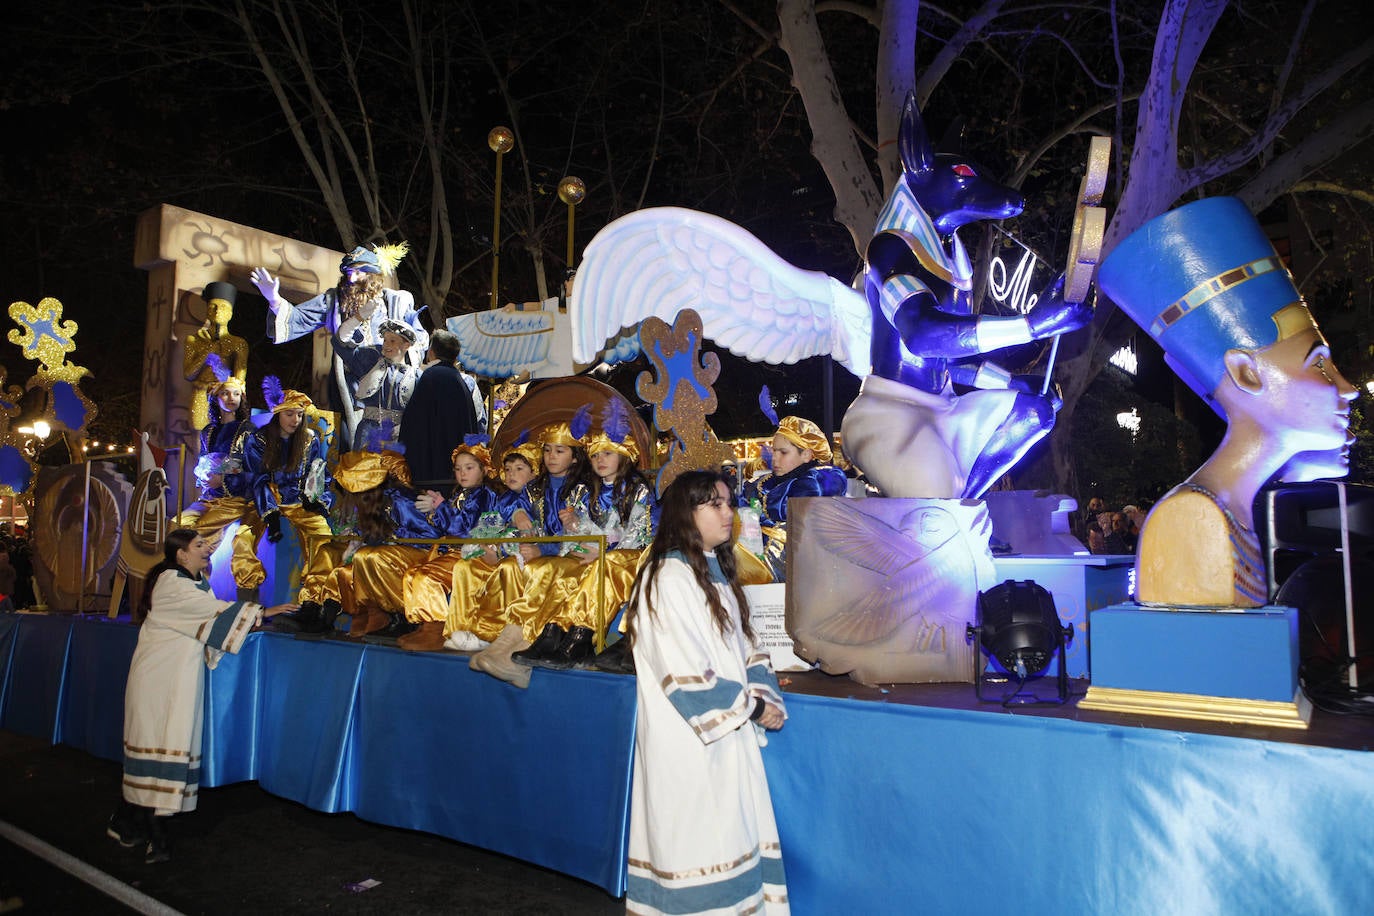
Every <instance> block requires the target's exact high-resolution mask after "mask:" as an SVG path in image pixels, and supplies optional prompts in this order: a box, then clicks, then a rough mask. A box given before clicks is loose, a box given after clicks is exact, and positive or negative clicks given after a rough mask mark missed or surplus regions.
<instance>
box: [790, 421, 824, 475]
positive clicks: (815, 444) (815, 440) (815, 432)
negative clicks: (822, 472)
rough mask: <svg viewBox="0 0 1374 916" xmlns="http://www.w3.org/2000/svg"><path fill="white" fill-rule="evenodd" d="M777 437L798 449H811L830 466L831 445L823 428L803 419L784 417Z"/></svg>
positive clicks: (813, 453)
mask: <svg viewBox="0 0 1374 916" xmlns="http://www.w3.org/2000/svg"><path fill="white" fill-rule="evenodd" d="M777 435H779V436H782V437H783V438H784V439H786V440H787V441H788V442H791V443H792V444H793V445H795V446H796V447H797V448H801V449H810V451H811V454H812V455H814V456H816V458H817V459H818V460H820V461H821V462H822V463H825V464H828V463H829V462H830V458H831V452H830V443H829V442H828V441H826V438H825V434H824V433H822V432H821V428H820V427H819V426H817V425H816V424H815V423H812V422H811V421H810V420H804V419H802V418H801V417H783V418H782V420H781V422H779V423H778V432H777Z"/></svg>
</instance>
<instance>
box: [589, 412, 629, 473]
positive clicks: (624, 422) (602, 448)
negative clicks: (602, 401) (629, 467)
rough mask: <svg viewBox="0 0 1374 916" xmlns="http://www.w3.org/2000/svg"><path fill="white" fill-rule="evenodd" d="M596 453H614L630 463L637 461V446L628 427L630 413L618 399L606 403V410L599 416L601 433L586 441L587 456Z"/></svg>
mask: <svg viewBox="0 0 1374 916" xmlns="http://www.w3.org/2000/svg"><path fill="white" fill-rule="evenodd" d="M597 452H616V453H618V454H620V455H624V456H625V457H626V458H628V459H630V461H632V462H634V461H638V460H639V444H638V443H637V442H635V440H634V436H633V427H631V426H630V411H629V410H628V409H627V408H626V407H625V402H624V401H622V400H620V399H619V398H611V399H609V400H607V401H606V410H605V412H604V413H603V414H602V415H601V432H599V433H597V434H596V435H595V436H593V437H592V438H591V439H589V440H587V454H588V455H595V454H596V453H597Z"/></svg>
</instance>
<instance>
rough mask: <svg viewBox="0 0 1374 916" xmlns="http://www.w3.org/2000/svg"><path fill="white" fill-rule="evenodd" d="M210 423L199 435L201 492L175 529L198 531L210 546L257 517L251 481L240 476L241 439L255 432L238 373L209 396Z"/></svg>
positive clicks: (228, 378) (182, 512)
mask: <svg viewBox="0 0 1374 916" xmlns="http://www.w3.org/2000/svg"><path fill="white" fill-rule="evenodd" d="M206 397H207V398H208V399H209V402H210V403H209V418H210V420H209V422H208V423H207V424H206V425H205V428H204V429H202V430H201V431H200V458H199V459H198V460H197V461H196V482H197V483H198V484H199V485H200V492H199V493H198V494H197V496H196V500H195V502H193V503H191V504H190V505H189V506H187V507H186V508H185V509H183V510H182V511H181V514H180V515H179V516H177V518H176V521H175V525H174V527H177V528H194V529H196V531H197V532H199V534H200V535H201V536H202V537H204V538H205V539H206V541H208V542H210V544H211V550H214V547H215V545H217V544H218V543H219V539H220V537H221V536H222V535H223V533H224V529H225V528H228V527H229V526H230V525H232V524H233V523H234V522H237V521H240V520H242V519H244V518H245V517H247V516H248V515H249V514H250V513H255V510H254V508H253V504H252V503H250V502H249V501H248V499H247V481H246V480H245V479H244V477H243V475H242V474H241V473H239V471H241V470H242V468H241V467H240V466H239V465H240V464H241V458H233V459H231V458H230V455H231V453H234V454H237V455H242V451H243V450H242V444H241V442H242V439H243V438H244V437H245V436H247V434H248V433H249V432H251V431H252V429H253V425H252V424H251V423H249V422H248V413H249V411H248V400H247V398H246V397H245V391H244V385H243V380H242V379H240V378H238V377H237V376H234V375H226V377H225V378H224V379H222V380H221V381H219V383H218V384H216V385H215V386H213V387H212V388H210V389H209V391H207V392H206Z"/></svg>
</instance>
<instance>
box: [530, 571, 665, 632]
mask: <svg viewBox="0 0 1374 916" xmlns="http://www.w3.org/2000/svg"><path fill="white" fill-rule="evenodd" d="M644 553H645V551H641V550H608V551H607V552H606V560H605V568H606V576H605V581H604V584H603V583H602V582H601V581H600V578H601V577H600V570H599V567H600V566H601V564H600V563H598V562H597V561H595V560H593V561H592V562H590V563H583V562H582V561H581V560H579V559H576V558H574V557H546V558H542V559H545V560H549V561H552V562H548V563H540V564H539V565H538V566H537V568H536V569H534V570H533V571H532V572H531V575H530V579H529V582H528V583H527V586H526V589H525V593H524V595H523V596H522V597H521V598H520V599H519V600H518V601H516V602H515V603H513V604H512V605H511V607H510V608H509V612H508V616H509V618H510V621H511V622H512V623H518V624H520V627H521V629H522V630H523V631H524V633H525V638H526V639H529V640H531V641H533V639H534V637H535V636H538V635H539V631H540V630H542V629H544V627H545V626H546V625H548V624H550V623H556V624H558V625H559V626H561V627H562V628H563V629H565V630H566V629H570V628H572V627H586V628H587V629H589V630H591V631H592V632H594V633H600V634H602V635H603V636H604V635H605V629H606V626H607V625H608V624H609V623H610V621H611V618H612V617H614V616H615V612H616V609H617V608H619V607H620V605H621V604H623V603H624V602H625V600H626V599H627V598H629V597H630V588H631V587H632V586H633V585H634V581H635V573H636V572H638V570H639V564H640V561H641V558H642V556H643V554H644ZM536 563H538V561H536ZM529 565H530V566H535V563H531V564H529ZM603 589H604V591H603Z"/></svg>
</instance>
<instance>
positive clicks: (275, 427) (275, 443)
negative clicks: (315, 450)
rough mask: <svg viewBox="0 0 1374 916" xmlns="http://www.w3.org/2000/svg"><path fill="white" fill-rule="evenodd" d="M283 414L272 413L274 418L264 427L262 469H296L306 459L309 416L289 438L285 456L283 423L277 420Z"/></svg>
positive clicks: (308, 441) (308, 443)
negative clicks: (283, 452) (282, 443)
mask: <svg viewBox="0 0 1374 916" xmlns="http://www.w3.org/2000/svg"><path fill="white" fill-rule="evenodd" d="M280 416H281V414H279V413H274V414H272V419H271V420H268V421H267V425H266V426H264V427H263V428H262V435H263V439H264V442H263V446H262V469H263V470H264V471H268V472H269V473H270V472H272V471H294V470H296V469H297V468H299V467H300V466H301V463H302V462H303V461H305V450H306V447H307V446H309V445H310V435H311V430H310V424H309V422H308V421H309V418H308V417H302V418H301V425H300V426H297V427H296V431H295V432H294V433H292V434H291V436H290V438H289V439H288V440H287V441H288V443H289V445H288V447H287V452H286V455H285V457H283V456H282V453H281V452H282V447H281V440H282V439H283V438H284V435H283V431H282V428H281V424H280V423H278V422H277V420H278V418H279V417H280Z"/></svg>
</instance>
